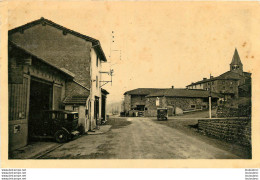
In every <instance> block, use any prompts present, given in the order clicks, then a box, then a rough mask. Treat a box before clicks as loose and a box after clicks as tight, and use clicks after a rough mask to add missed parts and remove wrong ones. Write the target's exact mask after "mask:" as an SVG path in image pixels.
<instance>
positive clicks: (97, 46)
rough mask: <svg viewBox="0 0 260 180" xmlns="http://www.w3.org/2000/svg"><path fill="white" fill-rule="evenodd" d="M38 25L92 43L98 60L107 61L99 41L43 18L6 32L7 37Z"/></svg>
mask: <svg viewBox="0 0 260 180" xmlns="http://www.w3.org/2000/svg"><path fill="white" fill-rule="evenodd" d="M38 24H48V25H50V26H52V27H55V28H57V29H60V30H63V31H64V32H65V33H70V34H72V35H74V36H77V37H79V38H82V39H85V40H87V41H90V42H92V43H93V48H94V49H95V50H96V52H97V54H98V55H99V57H100V59H101V60H102V61H104V62H106V61H107V58H106V56H105V53H104V51H103V49H102V47H101V45H100V42H99V40H97V39H95V38H92V37H89V36H86V35H83V34H81V33H78V32H76V31H73V30H71V29H68V28H66V27H63V26H61V25H59V24H56V23H54V22H52V21H50V20H48V19H45V18H43V17H42V18H40V19H38V20H35V21H32V22H29V23H27V24H24V25H22V26H19V27H16V28H14V29H11V30H9V31H8V35H11V34H13V33H16V32H23V31H24V30H25V29H28V28H30V27H32V26H35V25H38Z"/></svg>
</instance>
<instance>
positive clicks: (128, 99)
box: [124, 94, 131, 112]
mask: <svg viewBox="0 0 260 180" xmlns="http://www.w3.org/2000/svg"><path fill="white" fill-rule="evenodd" d="M130 110H131V95H129V94H125V98H124V112H129V111H130Z"/></svg>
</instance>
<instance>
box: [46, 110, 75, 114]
mask: <svg viewBox="0 0 260 180" xmlns="http://www.w3.org/2000/svg"><path fill="white" fill-rule="evenodd" d="M43 112H55V113H65V114H78V112H75V111H69V110H44V111H43Z"/></svg>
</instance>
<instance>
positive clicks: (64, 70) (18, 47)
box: [8, 40, 75, 78]
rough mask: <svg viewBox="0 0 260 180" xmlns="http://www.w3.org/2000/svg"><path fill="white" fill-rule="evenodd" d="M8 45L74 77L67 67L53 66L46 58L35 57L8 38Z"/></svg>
mask: <svg viewBox="0 0 260 180" xmlns="http://www.w3.org/2000/svg"><path fill="white" fill-rule="evenodd" d="M8 45H11V46H13V47H15V48H17V49H20V50H21V51H23V52H25V53H26V54H28V55H30V56H32V57H34V58H35V59H37V60H39V61H41V62H43V63H44V64H47V65H49V66H51V67H53V68H54V69H56V70H58V71H60V72H61V73H63V74H65V75H66V76H69V77H71V78H74V76H75V75H74V74H73V73H72V72H70V71H69V70H67V69H65V68H59V67H57V66H55V65H54V64H52V63H50V62H48V61H46V60H44V59H42V58H40V57H37V56H36V55H34V54H33V53H31V52H29V51H28V50H25V49H24V48H22V47H20V46H19V45H17V44H15V43H14V42H12V41H10V40H9V41H8Z"/></svg>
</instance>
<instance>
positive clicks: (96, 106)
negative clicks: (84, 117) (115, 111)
mask: <svg viewBox="0 0 260 180" xmlns="http://www.w3.org/2000/svg"><path fill="white" fill-rule="evenodd" d="M94 118H95V121H96V126H97V125H98V118H99V97H97V96H96V97H95V102H94Z"/></svg>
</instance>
